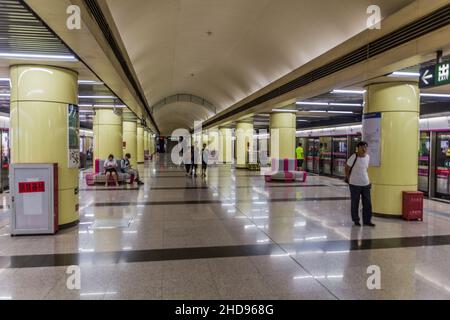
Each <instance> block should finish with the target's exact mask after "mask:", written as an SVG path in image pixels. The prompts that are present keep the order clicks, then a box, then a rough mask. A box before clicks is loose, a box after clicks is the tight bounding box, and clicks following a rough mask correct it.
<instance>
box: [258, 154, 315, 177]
mask: <svg viewBox="0 0 450 320" xmlns="http://www.w3.org/2000/svg"><path fill="white" fill-rule="evenodd" d="M296 168H297V160H296V159H288V158H285V159H276V158H274V159H272V166H271V170H270V171H268V172H266V173H264V179H265V181H266V182H270V181H272V180H277V181H286V182H293V181H295V180H300V181H301V182H305V181H306V177H307V176H308V174H307V172H306V171H296Z"/></svg>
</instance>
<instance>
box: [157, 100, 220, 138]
mask: <svg viewBox="0 0 450 320" xmlns="http://www.w3.org/2000/svg"><path fill="white" fill-rule="evenodd" d="M211 115H213V113H212V112H210V111H208V110H207V109H205V108H203V107H201V106H198V105H195V104H191V103H185V102H181V103H180V102H177V103H172V104H167V105H165V106H163V107H162V108H158V109H157V110H155V112H154V114H153V116H154V117H155V120H156V121H157V123H158V126H159V127H160V129H161V134H162V135H166V136H168V135H171V133H172V132H173V131H174V130H176V129H188V130H189V129H190V128H193V127H194V122H195V121H205V120H206V119H207V118H208V116H211ZM159 124H161V125H159Z"/></svg>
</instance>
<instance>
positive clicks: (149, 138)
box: [148, 131, 153, 155]
mask: <svg viewBox="0 0 450 320" xmlns="http://www.w3.org/2000/svg"><path fill="white" fill-rule="evenodd" d="M152 141H153V133H152V132H151V131H149V132H148V154H149V155H152V154H153V142H152Z"/></svg>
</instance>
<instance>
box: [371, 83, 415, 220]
mask: <svg viewBox="0 0 450 320" xmlns="http://www.w3.org/2000/svg"><path fill="white" fill-rule="evenodd" d="M366 89H367V91H366V95H365V108H364V113H365V114H367V113H373V112H380V113H381V139H380V140H381V141H380V164H381V165H380V166H379V167H370V168H369V177H370V181H371V183H372V206H373V212H374V214H379V215H388V216H400V215H401V214H402V191H417V181H418V176H417V170H418V148H419V107H420V97H419V88H418V85H417V83H413V82H400V83H399V82H392V83H379V84H372V85H369V86H367V88H366ZM363 131H364V128H363ZM369 148H370V146H369ZM369 155H370V156H371V157H373V156H375V155H371V154H370V153H369Z"/></svg>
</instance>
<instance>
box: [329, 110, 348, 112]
mask: <svg viewBox="0 0 450 320" xmlns="http://www.w3.org/2000/svg"><path fill="white" fill-rule="evenodd" d="M328 113H353V111H339V110H329V111H328Z"/></svg>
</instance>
